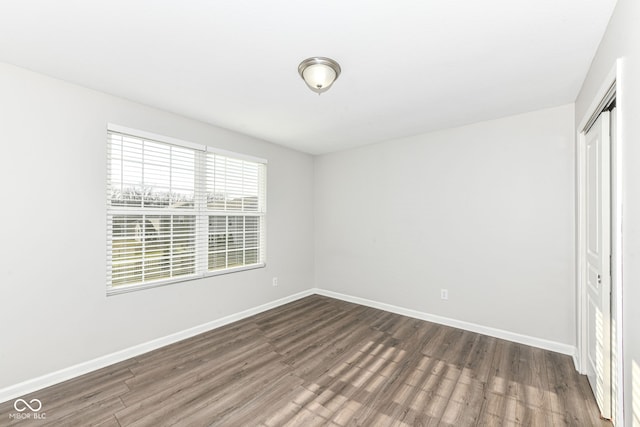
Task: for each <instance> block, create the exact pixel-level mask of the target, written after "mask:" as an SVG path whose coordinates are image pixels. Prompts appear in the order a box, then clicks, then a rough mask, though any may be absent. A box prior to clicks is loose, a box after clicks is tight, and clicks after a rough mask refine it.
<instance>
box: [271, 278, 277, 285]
mask: <svg viewBox="0 0 640 427" xmlns="http://www.w3.org/2000/svg"><path fill="white" fill-rule="evenodd" d="M271 283H272V284H273V286H278V278H277V277H274V278H273V280H272V282H271Z"/></svg>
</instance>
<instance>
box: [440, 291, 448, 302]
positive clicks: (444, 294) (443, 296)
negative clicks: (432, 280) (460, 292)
mask: <svg viewBox="0 0 640 427" xmlns="http://www.w3.org/2000/svg"><path fill="white" fill-rule="evenodd" d="M440 299H443V300H448V299H449V291H448V290H446V289H440Z"/></svg>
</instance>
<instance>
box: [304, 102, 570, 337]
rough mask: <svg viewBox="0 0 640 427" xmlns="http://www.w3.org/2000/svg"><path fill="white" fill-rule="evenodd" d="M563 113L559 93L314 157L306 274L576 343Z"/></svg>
mask: <svg viewBox="0 0 640 427" xmlns="http://www.w3.org/2000/svg"><path fill="white" fill-rule="evenodd" d="M573 123H574V110H573V106H572V105H566V106H562V107H557V108H552V109H546V110H542V111H537V112H533V113H528V114H523V115H518V116H513V117H507V118H503V119H499V120H493V121H487V122H482V123H477V124H474V125H470V126H465V127H460V128H455V129H449V130H444V131H440V132H434V133H429V134H424V135H419V136H415V137H411V138H405V139H399V140H394V141H388V142H385V143H382V144H377V145H372V146H367V147H364V148H359V149H354V150H350V151H345V152H339V153H334V154H328V155H324V156H321V157H317V158H316V163H315V168H316V169H315V191H314V193H315V206H316V208H315V212H316V219H315V240H316V251H315V257H316V265H315V271H316V286H317V287H319V288H322V289H327V290H330V291H336V292H340V293H344V294H348V295H351V296H355V297H360V298H366V299H369V300H373V301H378V302H384V303H387V304H392V305H395V306H399V307H403V308H407V309H412V310H417V311H419V312H423V313H429V314H434V315H438V316H444V317H447V318H451V319H456V320H461V321H465V322H471V323H474V324H477V325H480V326H484V327H490V328H497V329H501V330H504V331H509V332H512V333H516V334H522V335H525V336H529V337H535V338H540V339H544V340H550V341H554V342H557V343H562V344H566V345H569V346H574V345H575V301H574V300H575V291H574V187H573V186H574V161H573V157H574V133H573V132H574V125H573ZM441 288H446V289H448V291H449V300H448V301H442V300H440V289H441Z"/></svg>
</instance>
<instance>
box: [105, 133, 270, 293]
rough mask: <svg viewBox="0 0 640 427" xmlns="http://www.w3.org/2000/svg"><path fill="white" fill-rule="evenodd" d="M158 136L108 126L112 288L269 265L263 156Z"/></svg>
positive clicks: (109, 268)
mask: <svg viewBox="0 0 640 427" xmlns="http://www.w3.org/2000/svg"><path fill="white" fill-rule="evenodd" d="M111 127H113V128H118V129H119V127H116V126H111ZM161 138H162V137H157V139H153V138H148V137H146V136H145V137H143V136H139V135H134V134H133V132H131V134H129V133H127V132H122V131H119V130H114V129H111V128H110V130H109V131H108V144H107V145H108V167H107V170H108V177H107V181H108V183H107V206H108V209H107V218H108V228H107V235H108V239H107V240H108V248H107V252H108V268H107V273H108V274H107V276H108V277H107V287H108V290H112V291H113V290H118V289H127V290H128V289H131V288H132V287H135V288H139V287H146V286H150V285H157V284H165V283H168V282H173V281H179V280H183V279H189V278H195V277H200V276H206V275H208V274H215V273H219V272H228V271H235V270H237V269H244V268H250V267H255V266H261V265H264V258H265V254H264V253H265V250H264V248H265V211H266V209H265V208H266V194H265V191H266V162H264V161H256V160H254V159H247V158H243V157H245V156H242V155H237V156H238V157H234V155H233V154H230V153H226V152H225V153H221V152H218V151H216V150H213V149H211V148H209V147H206V146H196V145H195V144H188V143H185V145H186V146H183V145H179V144H175V143H170V142H165V141H161V140H158V139H161ZM141 285H143V286H141Z"/></svg>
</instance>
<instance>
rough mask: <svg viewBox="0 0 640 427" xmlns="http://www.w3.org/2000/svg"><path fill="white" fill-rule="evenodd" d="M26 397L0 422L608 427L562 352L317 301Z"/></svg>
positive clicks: (2, 412)
mask: <svg viewBox="0 0 640 427" xmlns="http://www.w3.org/2000/svg"><path fill="white" fill-rule="evenodd" d="M22 398H23V399H25V400H26V401H27V402H28V401H30V399H34V398H37V399H39V400H40V401H41V402H42V409H41V411H40V414H46V415H45V417H46V418H45V419H44V420H42V419H40V420H33V419H15V415H14V418H11V414H16V413H17V411H16V410H15V409H14V407H13V404H14V401H13V400H12V401H10V402H6V403H3V404H1V405H0V425H3V426H4V425H7V426H10V425H19V426H27V425H36V426H42V425H52V426H88V425H95V426H103V427H107V426H169V425H177V426H264V427H267V426H269V427H271V426H304V427H309V426H503V425H504V426H509V425H528V426H560V425H572V426H610V425H611V423H609V422H605V421H602V420H600V419H599V416H598V411H597V408H596V403H595V400H594V397H593V395H592V393H591V390H590V389H589V385H588V383H587V380H586V377H584V376H580V375H578V374H577V373H576V371H575V370H574V368H573V362H572V360H571V358H570V357H568V356H565V355H561V354H557V353H553V352H549V351H544V350H540V349H537V348H533V347H528V346H525V345H520V344H515V343H512V342H508V341H503V340H500V339H497V338H492V337H487V336H484V335H479V334H476V333H472V332H467V331H463V330H460V329H455V328H450V327H446V326H441V325H436V324H433V323H429V322H424V321H421V320H416V319H412V318H409V317H404V316H400V315H397V314H392V313H388V312H385V311H381V310H376V309H372V308H368V307H363V306H359V305H355V304H350V303H346V302H343V301H338V300H334V299H331V298H327V297H322V296H318V295H314V296H311V297H308V298H304V299H301V300H298V301H295V302H293V303H290V304H287V305H284V306H281V307H278V308H276V309H273V310H270V311H267V312H264V313H261V314H259V315H256V316H253V317H251V318H247V319H244V320H241V321H239V322H236V323H233V324H230V325H227V326H225V327H222V328H219V329H216V330H213V331H210V332H207V333H204V334H201V335H198V336H196V337H193V338H191V339H188V340H185V341H181V342H179V343H176V344H173V345H170V346H167V347H164V348H162V349H159V350H156V351H153V352H150V353H147V354H143V355H141V356H139V357H135V358H133V359H130V360H127V361H124V362H121V363H118V364H116V365H113V366H110V367H107V368H104V369H101V370H99V371H96V372H92V373H90V374H87V375H84V376H82V377H78V378H76V379H73V380H70V381H67V382H64V383H61V384H58V385H55V386H53V387H49V388H47V389H44V390H40V391H38V392H35V393H32V394H30V395H28V396H23V397H22ZM25 413H29V411H28V410H27V411H26V412H25Z"/></svg>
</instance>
